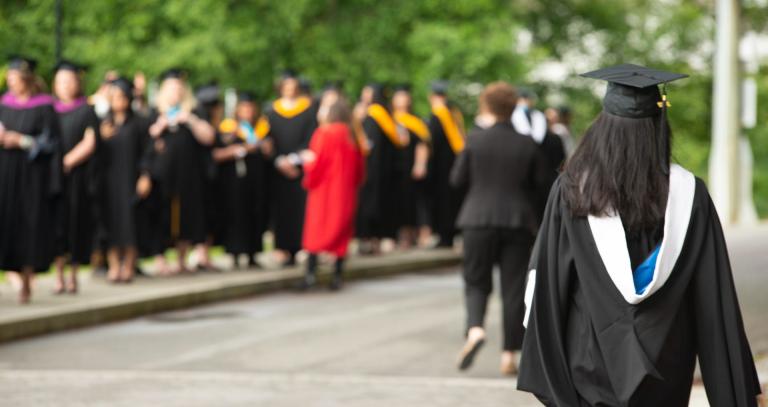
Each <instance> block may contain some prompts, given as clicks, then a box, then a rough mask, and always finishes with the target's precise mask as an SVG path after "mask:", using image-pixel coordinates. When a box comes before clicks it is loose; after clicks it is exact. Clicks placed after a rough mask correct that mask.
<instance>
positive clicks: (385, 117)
mask: <svg viewBox="0 0 768 407" xmlns="http://www.w3.org/2000/svg"><path fill="white" fill-rule="evenodd" d="M368 115H369V116H371V118H373V120H375V121H376V124H378V125H379V127H380V128H381V130H382V131H383V132H384V135H386V136H387V138H388V139H389V141H390V142H392V144H393V145H394V146H395V147H397V148H400V147H402V144H403V143H401V142H400V136H398V135H397V125H396V124H395V121H394V120H392V116H390V115H389V112H388V111H387V109H385V108H384V106H382V105H380V104H378V103H374V104H372V105H370V106H368Z"/></svg>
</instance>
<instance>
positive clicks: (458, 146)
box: [432, 106, 464, 154]
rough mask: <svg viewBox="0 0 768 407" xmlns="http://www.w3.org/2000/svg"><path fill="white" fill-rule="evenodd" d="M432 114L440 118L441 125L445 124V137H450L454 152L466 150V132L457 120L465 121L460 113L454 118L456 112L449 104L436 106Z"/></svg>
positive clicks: (449, 142)
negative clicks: (452, 110) (449, 107)
mask: <svg viewBox="0 0 768 407" xmlns="http://www.w3.org/2000/svg"><path fill="white" fill-rule="evenodd" d="M432 114H434V115H435V116H436V117H437V119H438V120H440V125H441V126H443V131H445V137H446V138H447V139H448V145H450V146H451V150H453V153H454V154H458V153H460V152H461V151H462V150H464V132H463V131H462V129H461V128H460V127H459V126H458V125H457V123H456V122H457V121H459V122H463V121H464V120H463V118H462V117H461V116H460V115H457V116H458V117H455V118H454V114H453V113H452V112H451V109H448V107H447V106H436V107H434V108H433V109H432Z"/></svg>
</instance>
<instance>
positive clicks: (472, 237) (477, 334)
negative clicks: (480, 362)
mask: <svg viewBox="0 0 768 407" xmlns="http://www.w3.org/2000/svg"><path fill="white" fill-rule="evenodd" d="M463 235H464V241H465V250H464V274H463V277H464V298H465V306H466V311H467V325H466V333H467V340H466V343H465V344H464V347H463V349H462V351H461V354H460V355H459V369H461V370H464V369H467V368H469V367H470V366H471V365H472V362H473V360H474V357H475V354H476V353H477V351H478V350H479V349H480V347H481V346H482V345H483V343H484V342H485V328H484V325H485V313H486V309H487V306H488V296H489V295H490V293H491V291H492V289H493V264H494V262H495V260H496V253H497V245H496V239H495V235H496V232H495V231H494V230H492V229H467V230H464V234H463Z"/></svg>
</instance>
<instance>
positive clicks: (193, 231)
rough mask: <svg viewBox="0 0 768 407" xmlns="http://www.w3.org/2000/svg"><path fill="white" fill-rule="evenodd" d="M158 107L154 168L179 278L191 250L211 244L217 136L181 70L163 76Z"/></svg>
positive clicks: (153, 119) (154, 127) (152, 128)
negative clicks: (210, 178) (197, 110)
mask: <svg viewBox="0 0 768 407" xmlns="http://www.w3.org/2000/svg"><path fill="white" fill-rule="evenodd" d="M156 104H157V111H156V112H154V113H153V115H152V116H151V118H150V122H151V123H152V125H150V127H149V134H150V136H151V137H152V139H153V140H155V141H156V143H154V144H155V147H156V148H155V150H156V152H157V153H156V155H155V159H154V160H153V161H155V164H154V165H153V167H154V171H155V172H156V174H157V177H158V178H159V179H160V182H161V183H162V188H163V195H164V196H163V198H164V199H165V200H166V202H167V206H166V208H167V209H166V210H167V211H168V213H169V222H168V223H169V229H170V230H169V231H168V232H169V236H170V240H171V241H172V242H174V243H175V244H176V249H177V251H178V261H179V263H178V272H188V271H190V269H189V268H188V267H187V254H188V250H189V248H190V246H192V245H199V244H203V243H204V242H205V241H206V238H207V233H206V232H207V230H206V229H207V224H206V218H205V216H206V210H205V180H206V177H207V173H206V170H207V169H208V166H206V163H207V162H208V161H207V158H206V156H207V155H209V153H210V152H209V151H208V148H207V147H208V146H211V145H212V144H213V142H214V140H215V130H214V128H213V127H212V126H211V125H210V124H209V123H208V122H207V121H205V120H203V119H201V118H199V117H198V116H197V115H195V114H194V113H193V109H194V107H195V100H194V97H193V95H192V93H191V91H190V90H189V89H188V86H187V83H186V72H185V71H183V70H181V69H176V68H173V69H169V70H167V71H165V72H164V73H163V74H162V75H161V84H160V90H159V91H158V95H157V99H156Z"/></svg>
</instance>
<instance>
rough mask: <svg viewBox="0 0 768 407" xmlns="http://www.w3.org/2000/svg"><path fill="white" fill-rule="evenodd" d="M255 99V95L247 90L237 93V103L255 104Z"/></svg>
mask: <svg viewBox="0 0 768 407" xmlns="http://www.w3.org/2000/svg"><path fill="white" fill-rule="evenodd" d="M257 99H258V97H256V94H255V93H254V92H251V91H249V90H241V91H239V92H237V103H241V102H250V103H255V102H256V101H257Z"/></svg>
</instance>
